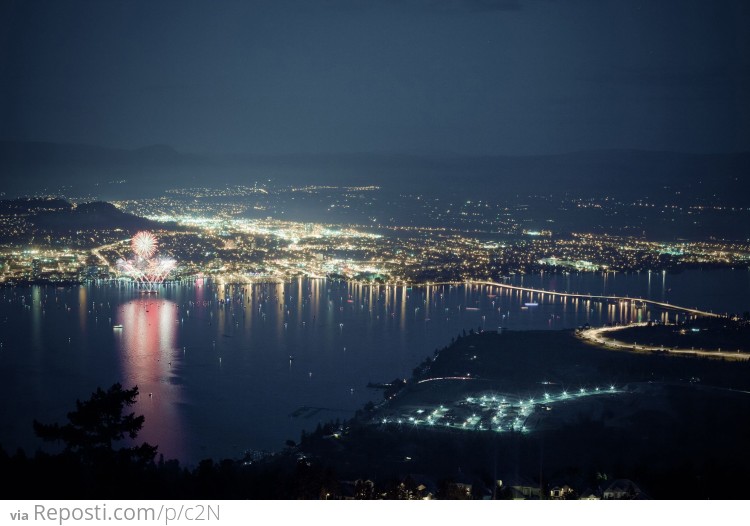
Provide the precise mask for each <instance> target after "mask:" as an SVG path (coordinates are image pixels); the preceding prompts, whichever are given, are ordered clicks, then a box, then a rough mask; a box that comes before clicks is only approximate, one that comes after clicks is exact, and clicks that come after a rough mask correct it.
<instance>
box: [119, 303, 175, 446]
mask: <svg viewBox="0 0 750 526" xmlns="http://www.w3.org/2000/svg"><path fill="white" fill-rule="evenodd" d="M177 316H178V309H177V305H176V304H175V303H174V302H172V301H168V300H163V299H161V298H156V297H153V296H145V297H142V298H139V299H134V300H131V301H128V302H126V303H125V304H123V305H121V306H120V307H119V308H118V309H117V314H116V316H115V320H117V323H116V325H122V326H123V327H127V330H124V329H123V330H121V329H114V335H115V339H116V341H117V344H118V345H117V347H118V351H119V353H118V354H119V357H120V361H121V365H122V378H123V383H124V384H125V387H129V386H131V385H137V386H138V388H139V391H140V397H139V399H138V402H137V404H136V406H135V408H134V410H135V412H136V413H137V414H142V415H144V416H145V417H146V422H148V423H149V425H147V426H145V427H144V430H143V431H142V433H141V435H140V438H141V439H143V440H145V441H146V442H149V443H151V444H158V445H159V450H160V451H161V452H167V453H168V454H169V455H170V456H174V457H183V456H184V453H185V451H184V448H183V443H182V434H183V427H182V415H181V412H180V409H179V408H180V403H181V402H182V392H181V389H180V387H179V385H177V384H176V383H175V382H174V379H175V374H174V370H175V368H176V367H177V358H178V356H179V351H178V349H177V348H176V342H177V323H178V322H179V320H178V317H177Z"/></svg>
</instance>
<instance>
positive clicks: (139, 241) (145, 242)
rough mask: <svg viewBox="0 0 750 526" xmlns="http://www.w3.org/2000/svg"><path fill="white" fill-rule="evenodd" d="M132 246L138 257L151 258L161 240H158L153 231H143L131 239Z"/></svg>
mask: <svg viewBox="0 0 750 526" xmlns="http://www.w3.org/2000/svg"><path fill="white" fill-rule="evenodd" d="M130 247H131V248H132V249H133V252H135V254H136V255H137V256H138V257H141V258H143V259H149V258H151V257H153V255H154V254H156V249H157V248H158V247H159V242H158V241H157V240H156V236H155V235H154V234H152V233H151V232H147V231H141V232H138V233H137V234H136V235H134V236H133V239H131V240H130Z"/></svg>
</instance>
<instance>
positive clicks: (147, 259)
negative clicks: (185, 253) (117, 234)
mask: <svg viewBox="0 0 750 526" xmlns="http://www.w3.org/2000/svg"><path fill="white" fill-rule="evenodd" d="M130 246H131V248H132V249H133V252H134V253H135V255H136V258H135V259H132V260H131V259H128V260H125V259H120V260H118V261H117V268H118V270H119V271H120V272H121V273H123V274H125V275H127V276H130V278H131V279H132V280H133V281H135V282H136V283H138V284H139V285H140V286H141V287H142V288H143V289H144V290H146V291H147V292H155V291H156V285H158V284H159V283H161V282H162V281H164V280H165V279H166V278H167V276H168V275H169V273H170V272H172V271H173V270H174V269H175V267H176V266H177V262H176V261H175V260H174V259H171V258H163V257H157V258H155V257H153V256H154V255H155V254H156V249H157V247H158V246H159V242H158V241H157V239H156V236H155V235H154V234H152V233H151V232H138V233H137V234H136V235H135V236H133V239H132V240H131V241H130Z"/></svg>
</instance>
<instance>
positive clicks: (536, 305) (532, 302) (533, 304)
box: [524, 301, 539, 307]
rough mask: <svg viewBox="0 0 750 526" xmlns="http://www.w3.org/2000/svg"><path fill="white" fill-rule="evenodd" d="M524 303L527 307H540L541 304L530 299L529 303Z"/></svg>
mask: <svg viewBox="0 0 750 526" xmlns="http://www.w3.org/2000/svg"><path fill="white" fill-rule="evenodd" d="M524 305H526V306H527V307H538V306H539V304H538V303H537V302H535V301H530V302H528V303H524Z"/></svg>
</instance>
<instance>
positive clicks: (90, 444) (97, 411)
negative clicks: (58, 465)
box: [34, 383, 157, 463]
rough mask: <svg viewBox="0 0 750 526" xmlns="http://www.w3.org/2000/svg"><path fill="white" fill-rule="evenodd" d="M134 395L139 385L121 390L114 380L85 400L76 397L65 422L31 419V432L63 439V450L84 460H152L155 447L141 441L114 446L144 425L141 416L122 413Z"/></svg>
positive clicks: (130, 403) (46, 439) (134, 436)
mask: <svg viewBox="0 0 750 526" xmlns="http://www.w3.org/2000/svg"><path fill="white" fill-rule="evenodd" d="M137 396H138V386H135V387H133V388H132V389H123V388H122V385H120V384H119V383H116V384H114V385H113V386H112V387H110V388H109V389H108V390H107V391H104V390H102V388H101V387H99V388H97V390H96V392H94V393H92V394H91V398H89V399H88V400H86V401H85V402H81V401H80V400H76V410H75V411H71V412H70V413H68V420H69V423H68V424H65V425H62V426H61V425H59V424H57V423H55V424H41V423H39V422H37V421H36V420H34V432H35V433H36V435H37V436H38V437H39V438H41V439H42V440H44V441H47V442H54V441H62V442H63V443H64V444H65V452H66V453H70V454H73V455H76V456H79V457H80V458H81V460H82V461H84V462H92V463H93V462H100V461H102V460H115V459H119V460H129V461H136V462H144V463H148V462H151V461H153V459H154V456H155V455H156V449H157V446H151V445H149V444H147V443H145V442H144V443H143V444H141V445H140V446H133V447H129V448H127V447H126V448H120V449H118V450H115V449H114V445H115V443H116V442H119V441H121V440H124V439H125V437H129V438H130V439H135V438H136V437H137V436H138V432H139V431H140V430H141V428H142V427H143V422H144V420H145V417H144V416H143V415H140V416H135V413H128V414H124V413H125V409H126V408H127V407H130V406H132V405H133V404H134V403H135V399H136V397H137Z"/></svg>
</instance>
